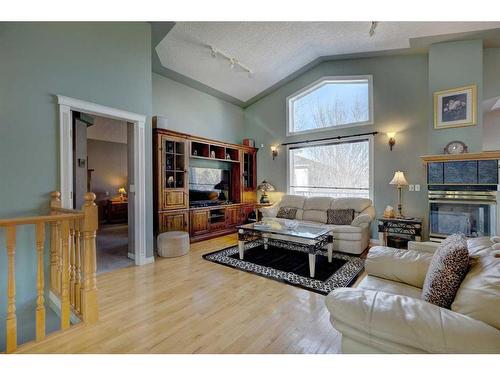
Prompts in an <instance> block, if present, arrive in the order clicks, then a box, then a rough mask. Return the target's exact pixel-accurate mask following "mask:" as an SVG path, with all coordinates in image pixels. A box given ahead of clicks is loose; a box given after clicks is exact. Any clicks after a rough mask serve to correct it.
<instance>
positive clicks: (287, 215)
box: [276, 207, 297, 220]
mask: <svg viewBox="0 0 500 375" xmlns="http://www.w3.org/2000/svg"><path fill="white" fill-rule="evenodd" d="M295 215H297V209H296V208H293V207H280V209H279V211H278V213H277V214H276V217H278V218H280V219H290V220H294V219H295Z"/></svg>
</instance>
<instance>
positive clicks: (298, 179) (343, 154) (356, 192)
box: [288, 139, 371, 198]
mask: <svg viewBox="0 0 500 375" xmlns="http://www.w3.org/2000/svg"><path fill="white" fill-rule="evenodd" d="M370 148H371V140H370V139H362V140H356V141H349V142H342V143H322V144H313V145H304V146H300V145H298V146H290V147H289V149H288V167H289V171H288V191H289V192H290V194H298V195H306V196H329V197H334V198H338V197H362V198H369V197H370V195H371V194H370V186H371V181H370V179H371V173H370V165H371V163H370V155H371V151H370Z"/></svg>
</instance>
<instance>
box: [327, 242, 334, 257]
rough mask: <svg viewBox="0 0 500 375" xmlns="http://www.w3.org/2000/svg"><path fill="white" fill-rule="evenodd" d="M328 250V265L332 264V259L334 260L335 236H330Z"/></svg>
mask: <svg viewBox="0 0 500 375" xmlns="http://www.w3.org/2000/svg"><path fill="white" fill-rule="evenodd" d="M327 250H328V263H332V258H333V236H328V245H327Z"/></svg>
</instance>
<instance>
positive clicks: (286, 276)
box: [203, 241, 365, 295]
mask: <svg viewBox="0 0 500 375" xmlns="http://www.w3.org/2000/svg"><path fill="white" fill-rule="evenodd" d="M259 245H260V243H259V242H258V241H256V243H252V242H249V243H246V244H245V248H246V249H248V248H251V247H254V246H259ZM292 251H293V250H292ZM236 253H238V246H231V247H228V248H226V249H223V250H218V251H215V252H212V253H209V254H205V255H203V258H204V259H206V260H208V261H211V262H214V263H219V264H222V265H225V266H228V267H232V268H236V269H239V270H242V271H246V272H250V273H255V274H257V275H260V276H263V277H267V278H270V279H273V280H277V281H280V282H284V283H287V284H290V285H294V286H297V287H299V288H303V289H307V290H311V291H313V292H316V293H319V294H323V295H327V294H328V293H330V292H331V291H332V290H334V289H336V288H342V287H347V286H350V285H352V284H353V282H354V281H355V280H356V278H357V276H358V275H359V274H360V273H361V272H362V271H363V269H364V264H365V263H364V260H363V259H361V258H359V257H355V256H350V255H346V254H340V253H333V257H334V258H337V259H343V260H346V261H347V262H346V263H345V264H344V265H343V266H342V267H341V268H340V269H338V270H337V271H336V272H335V273H334V274H333V275H332V276H330V277H329V278H328V279H327V280H326V281H320V280H315V279H311V278H309V277H304V276H300V275H297V274H295V273H293V272H285V271H280V270H277V269H274V268H271V267H266V266H261V265H258V264H254V263H251V262H247V261H245V260H239V259H235V258H232V257H231V255H234V254H236ZM318 255H322V256H327V253H326V251H324V252H323V254H318Z"/></svg>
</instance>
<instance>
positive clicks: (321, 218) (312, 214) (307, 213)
mask: <svg viewBox="0 0 500 375" xmlns="http://www.w3.org/2000/svg"><path fill="white" fill-rule="evenodd" d="M326 218H327V217H326V211H320V210H304V213H303V214H302V220H308V221H313V222H316V223H322V224H326Z"/></svg>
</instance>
